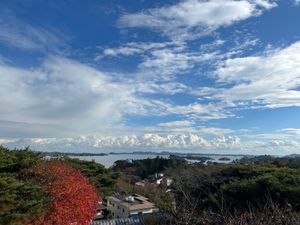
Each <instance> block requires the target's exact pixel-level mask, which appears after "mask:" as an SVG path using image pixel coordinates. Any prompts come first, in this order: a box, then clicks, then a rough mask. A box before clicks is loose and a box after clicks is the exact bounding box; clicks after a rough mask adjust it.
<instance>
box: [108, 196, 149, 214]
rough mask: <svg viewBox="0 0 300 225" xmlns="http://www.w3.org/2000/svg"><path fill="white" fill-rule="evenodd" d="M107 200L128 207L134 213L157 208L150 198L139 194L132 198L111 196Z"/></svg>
mask: <svg viewBox="0 0 300 225" xmlns="http://www.w3.org/2000/svg"><path fill="white" fill-rule="evenodd" d="M107 199H108V200H111V201H114V202H117V203H119V204H120V205H123V206H125V207H128V208H129V209H130V210H132V211H133V210H141V209H151V208H155V205H154V204H153V203H152V202H150V201H149V200H148V198H146V197H144V196H142V195H138V194H134V195H131V196H110V197H108V198H107Z"/></svg>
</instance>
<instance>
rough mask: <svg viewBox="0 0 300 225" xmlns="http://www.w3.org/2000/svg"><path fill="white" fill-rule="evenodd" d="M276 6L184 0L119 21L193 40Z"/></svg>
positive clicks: (264, 0) (245, 0) (256, 0)
mask: <svg viewBox="0 0 300 225" xmlns="http://www.w3.org/2000/svg"><path fill="white" fill-rule="evenodd" d="M275 6H276V3H275V2H274V1H268V0H241V1H234V0H210V1H205V0H186V1H180V2H179V3H178V4H175V5H172V6H164V7H161V8H153V9H149V10H145V11H142V12H138V13H134V14H127V15H123V16H122V17H121V18H120V20H119V24H120V26H121V27H126V28H130V27H145V28H151V29H154V30H157V31H159V32H162V33H163V34H164V35H166V36H169V37H170V38H171V39H173V40H176V39H177V40H180V39H181V40H182V39H194V38H195V37H197V36H199V35H204V34H207V33H210V32H212V31H214V30H216V29H218V28H219V27H222V26H228V25H231V24H233V23H235V22H238V21H241V20H245V19H247V18H249V17H252V16H257V15H259V14H261V13H262V11H263V10H268V9H271V8H273V7H275Z"/></svg>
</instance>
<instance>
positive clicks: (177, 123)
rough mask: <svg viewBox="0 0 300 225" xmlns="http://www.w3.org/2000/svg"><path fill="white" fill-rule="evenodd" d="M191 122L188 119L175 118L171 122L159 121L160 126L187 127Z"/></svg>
mask: <svg viewBox="0 0 300 225" xmlns="http://www.w3.org/2000/svg"><path fill="white" fill-rule="evenodd" d="M192 125H193V122H192V121H189V120H177V121H172V122H165V123H159V124H158V126H161V127H189V126H192Z"/></svg>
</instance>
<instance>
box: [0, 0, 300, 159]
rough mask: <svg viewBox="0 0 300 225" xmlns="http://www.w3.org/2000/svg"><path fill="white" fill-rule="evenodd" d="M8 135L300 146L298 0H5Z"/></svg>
mask: <svg viewBox="0 0 300 225" xmlns="http://www.w3.org/2000/svg"><path fill="white" fill-rule="evenodd" d="M0 105H1V107H0V144H2V145H4V146H7V147H9V148H15V147H24V146H30V147H31V148H32V149H34V150H40V151H69V152H70V151H71V152H72V151H73V152H110V151H137V150H141V151H176V152H197V153H230V154H274V155H287V154H291V153H300V119H299V118H300V1H299V0H179V1H170V0H164V1H157V0H151V1H150V0H101V1H99V0H90V1H83V0H65V1H59V0H51V1H50V0H48V1H38V0H14V1H11V0H0Z"/></svg>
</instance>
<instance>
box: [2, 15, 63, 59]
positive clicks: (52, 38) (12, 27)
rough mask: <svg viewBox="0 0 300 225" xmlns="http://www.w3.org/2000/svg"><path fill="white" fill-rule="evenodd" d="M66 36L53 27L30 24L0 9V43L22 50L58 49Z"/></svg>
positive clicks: (52, 50)
mask: <svg viewBox="0 0 300 225" xmlns="http://www.w3.org/2000/svg"><path fill="white" fill-rule="evenodd" d="M66 41H67V38H66V36H65V35H64V34H62V33H60V32H59V31H57V30H55V29H50V30H49V29H47V28H44V27H40V26H32V25H30V24H27V23H26V22H24V21H22V20H20V19H19V18H17V17H16V15H15V14H14V13H13V12H12V11H9V10H0V43H2V44H4V45H8V46H11V47H15V48H18V49H22V50H31V51H33V50H34V51H47V52H48V53H49V51H50V52H54V51H59V49H60V48H62V47H65V46H66Z"/></svg>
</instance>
